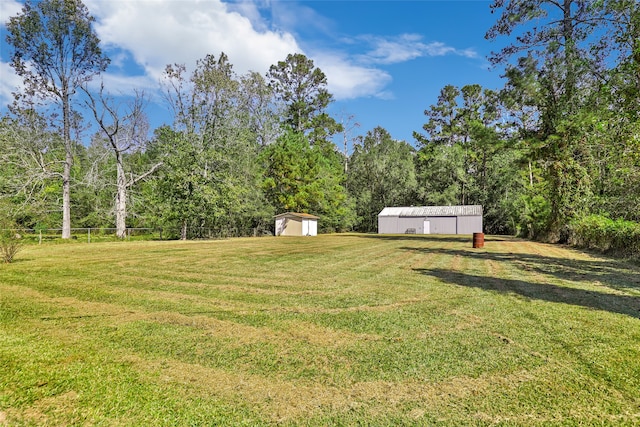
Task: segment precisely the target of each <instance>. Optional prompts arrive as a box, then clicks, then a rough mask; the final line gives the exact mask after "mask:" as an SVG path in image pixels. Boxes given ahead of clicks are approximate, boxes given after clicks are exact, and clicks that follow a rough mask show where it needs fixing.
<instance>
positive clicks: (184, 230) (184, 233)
mask: <svg viewBox="0 0 640 427" xmlns="http://www.w3.org/2000/svg"><path fill="white" fill-rule="evenodd" d="M180 240H187V220H183V221H182V228H181V229H180Z"/></svg>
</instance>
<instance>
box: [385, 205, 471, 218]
mask: <svg viewBox="0 0 640 427" xmlns="http://www.w3.org/2000/svg"><path fill="white" fill-rule="evenodd" d="M378 216H482V206H481V205H465V206H409V207H387V208H384V209H382V211H381V212H380V213H379V214H378Z"/></svg>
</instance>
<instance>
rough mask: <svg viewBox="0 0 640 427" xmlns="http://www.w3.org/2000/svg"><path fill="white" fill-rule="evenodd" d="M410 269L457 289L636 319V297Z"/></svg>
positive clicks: (638, 301)
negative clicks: (484, 291)
mask: <svg viewBox="0 0 640 427" xmlns="http://www.w3.org/2000/svg"><path fill="white" fill-rule="evenodd" d="M414 270H415V271H417V272H419V273H421V274H424V275H427V276H432V277H435V278H437V279H440V280H441V281H443V282H446V283H452V284H455V285H459V286H466V287H473V288H479V289H484V290H487V291H496V292H501V293H505V294H516V295H520V296H523V297H525V298H529V299H537V300H543V301H549V302H555V303H564V304H571V305H576V306H582V307H586V308H591V309H597V310H605V311H609V312H612V313H620V314H625V315H628V316H632V317H635V318H640V298H638V297H633V296H628V295H614V294H608V293H603V292H597V291H587V290H584V289H576V288H570V287H565V286H557V285H552V284H543V283H531V282H527V281H524V280H513V279H499V278H495V277H486V276H477V275H473V274H466V273H461V272H458V271H450V270H444V269H427V268H417V269H414Z"/></svg>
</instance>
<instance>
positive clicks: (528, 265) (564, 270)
mask: <svg viewBox="0 0 640 427" xmlns="http://www.w3.org/2000/svg"><path fill="white" fill-rule="evenodd" d="M400 249H403V250H406V251H418V252H424V253H437V254H444V255H449V256H452V257H454V256H461V257H470V258H473V259H477V260H490V261H496V262H499V263H508V264H511V265H513V266H515V267H516V268H517V269H519V270H522V272H523V274H527V273H538V274H543V275H547V276H552V277H556V278H558V279H561V280H567V281H573V282H586V283H594V282H599V283H601V284H603V285H605V286H607V287H610V288H612V289H616V290H620V291H628V290H632V291H638V292H640V268H638V267H635V266H632V265H631V264H627V263H625V262H622V261H617V260H615V259H609V260H577V259H572V258H554V257H548V256H544V255H537V254H527V253H524V254H523V253H511V252H484V251H482V252H478V251H473V250H460V249H443V248H434V249H430V248H424V247H402V248H400Z"/></svg>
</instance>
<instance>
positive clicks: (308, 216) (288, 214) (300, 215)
mask: <svg viewBox="0 0 640 427" xmlns="http://www.w3.org/2000/svg"><path fill="white" fill-rule="evenodd" d="M283 217H296V218H303V219H320V217H318V216H315V215H311V214H308V213H300V212H285V213H281V214H278V215H276V216H275V217H274V218H283Z"/></svg>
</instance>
